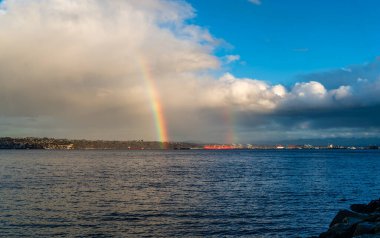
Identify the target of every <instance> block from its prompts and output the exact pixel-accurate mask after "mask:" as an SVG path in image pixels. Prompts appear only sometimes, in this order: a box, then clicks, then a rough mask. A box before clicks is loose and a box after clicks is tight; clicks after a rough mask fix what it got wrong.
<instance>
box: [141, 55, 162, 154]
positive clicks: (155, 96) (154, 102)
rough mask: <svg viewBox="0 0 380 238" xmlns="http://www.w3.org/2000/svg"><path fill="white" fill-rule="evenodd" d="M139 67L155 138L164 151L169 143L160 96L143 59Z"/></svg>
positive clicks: (149, 69)
mask: <svg viewBox="0 0 380 238" xmlns="http://www.w3.org/2000/svg"><path fill="white" fill-rule="evenodd" d="M140 66H141V69H142V74H143V79H144V81H145V84H146V87H147V89H148V96H149V100H150V107H151V110H152V114H153V118H154V124H155V127H156V136H157V139H158V141H160V142H162V149H166V145H167V143H165V142H168V141H169V136H168V128H167V126H166V120H165V114H164V110H163V106H162V103H161V100H160V95H159V92H158V90H157V86H156V82H155V80H154V78H153V75H152V73H151V68H150V67H149V65H148V63H147V62H146V61H145V60H144V59H142V58H141V59H140Z"/></svg>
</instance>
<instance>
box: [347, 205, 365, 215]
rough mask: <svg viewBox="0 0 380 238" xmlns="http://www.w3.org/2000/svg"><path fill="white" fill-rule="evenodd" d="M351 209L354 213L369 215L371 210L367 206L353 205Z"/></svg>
mask: <svg viewBox="0 0 380 238" xmlns="http://www.w3.org/2000/svg"><path fill="white" fill-rule="evenodd" d="M350 209H351V210H352V211H354V212H359V213H369V212H370V209H369V207H368V206H367V204H352V205H351V206H350Z"/></svg>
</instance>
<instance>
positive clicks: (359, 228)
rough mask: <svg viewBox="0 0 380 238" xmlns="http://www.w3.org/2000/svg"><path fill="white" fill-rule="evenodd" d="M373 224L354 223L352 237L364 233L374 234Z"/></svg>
mask: <svg viewBox="0 0 380 238" xmlns="http://www.w3.org/2000/svg"><path fill="white" fill-rule="evenodd" d="M374 230H375V224H374V223H372V222H361V223H359V224H357V225H356V229H355V232H354V234H353V237H355V236H359V235H365V234H374V233H375V232H374Z"/></svg>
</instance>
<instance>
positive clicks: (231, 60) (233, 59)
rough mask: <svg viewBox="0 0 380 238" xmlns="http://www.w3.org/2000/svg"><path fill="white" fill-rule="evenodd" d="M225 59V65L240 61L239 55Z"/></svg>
mask: <svg viewBox="0 0 380 238" xmlns="http://www.w3.org/2000/svg"><path fill="white" fill-rule="evenodd" d="M225 59H226V61H227V63H228V64H229V63H232V62H235V61H238V60H240V55H226V56H225Z"/></svg>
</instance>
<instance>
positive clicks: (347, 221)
mask: <svg viewBox="0 0 380 238" xmlns="http://www.w3.org/2000/svg"><path fill="white" fill-rule="evenodd" d="M319 237H320V238H346V237H347V238H349V237H357V238H373V237H379V238H380V199H378V200H373V201H371V202H370V203H368V204H353V205H351V206H350V210H340V211H339V212H338V213H337V215H336V216H335V217H334V219H333V220H332V222H331V224H330V226H329V229H328V231H326V232H323V233H322V234H320V235H319Z"/></svg>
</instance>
